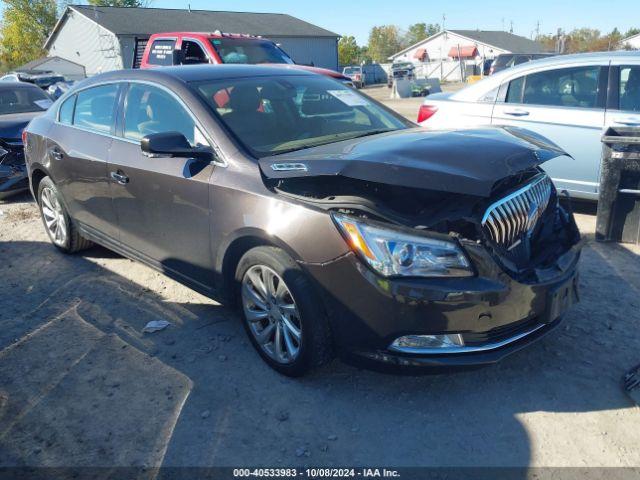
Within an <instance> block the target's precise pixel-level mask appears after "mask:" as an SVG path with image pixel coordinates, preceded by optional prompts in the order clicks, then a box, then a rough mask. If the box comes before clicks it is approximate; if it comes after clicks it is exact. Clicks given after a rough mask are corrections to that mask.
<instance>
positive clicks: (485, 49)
mask: <svg viewBox="0 0 640 480" xmlns="http://www.w3.org/2000/svg"><path fill="white" fill-rule="evenodd" d="M458 45H459V46H460V47H470V46H472V45H474V46H475V47H476V48H477V49H478V53H479V54H480V56H481V57H482V58H487V59H489V58H495V57H497V56H498V55H500V54H501V53H511V52H509V51H508V50H503V49H500V48H497V47H494V46H491V45H486V44H484V43H480V42H477V41H474V40H471V39H469V38H465V37H461V36H460V35H456V34H455V33H451V32H448V31H445V32H443V33H441V34H439V35H434V36H433V37H431V38H429V39H427V40H425V41H424V42H422V43H419V44H417V45H414V46H413V47H411V49H409V50H407V51H406V52H403V53H402V55H398V56H394V57H393V60H394V61H408V62H415V63H418V60H417V59H416V58H415V54H416V52H417V51H418V49H420V48H425V49H426V50H427V54H428V55H429V60H431V61H440V60H441V59H442V60H448V59H449V51H450V50H451V48H454V47H456V48H457V47H458Z"/></svg>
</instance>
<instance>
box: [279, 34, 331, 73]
mask: <svg viewBox="0 0 640 480" xmlns="http://www.w3.org/2000/svg"><path fill="white" fill-rule="evenodd" d="M269 40H272V41H273V42H275V43H278V44H280V46H281V47H282V49H283V50H284V51H285V52H287V53H288V54H289V56H290V57H291V58H293V60H294V61H295V62H296V63H300V64H302V65H309V64H311V63H313V65H314V66H316V67H322V68H329V69H331V70H337V69H338V39H337V38H324V37H316V38H314V37H311V38H303V37H269Z"/></svg>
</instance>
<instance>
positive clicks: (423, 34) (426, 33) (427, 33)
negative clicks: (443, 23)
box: [404, 22, 440, 47]
mask: <svg viewBox="0 0 640 480" xmlns="http://www.w3.org/2000/svg"><path fill="white" fill-rule="evenodd" d="M439 31H440V25H438V24H437V23H428V24H427V23H424V22H423V23H414V24H413V25H409V28H408V29H407V33H406V34H405V36H404V46H406V47H408V46H410V45H414V44H416V43H418V42H420V41H421V40H424V39H425V38H429V37H431V36H433V35H435V34H436V33H438V32H439Z"/></svg>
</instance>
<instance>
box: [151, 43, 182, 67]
mask: <svg viewBox="0 0 640 480" xmlns="http://www.w3.org/2000/svg"><path fill="white" fill-rule="evenodd" d="M175 46H176V41H175V40H169V39H165V40H155V41H154V42H153V44H152V45H151V49H150V50H149V58H148V60H147V62H148V63H150V64H151V65H165V66H166V65H173V50H174V48H175Z"/></svg>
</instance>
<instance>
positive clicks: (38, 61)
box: [15, 56, 82, 71]
mask: <svg viewBox="0 0 640 480" xmlns="http://www.w3.org/2000/svg"><path fill="white" fill-rule="evenodd" d="M50 60H56V61H60V62H66V63H73V64H74V65H78V66H82V65H80V64H79V63H76V62H72V61H71V60H67V59H66V58H60V57H56V56H53V57H40V58H36V59H35V60H31V61H30V62H28V63H25V64H24V65H21V66H20V67H17V68H16V69H15V70H16V71H26V70H33V69H34V68H36V67H39V66H40V65H42V64H43V63H46V62H48V61H50Z"/></svg>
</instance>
